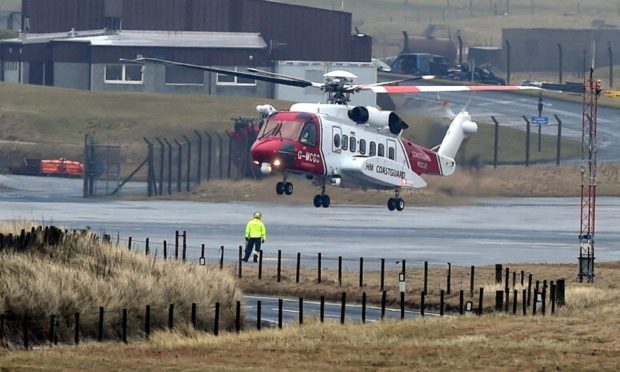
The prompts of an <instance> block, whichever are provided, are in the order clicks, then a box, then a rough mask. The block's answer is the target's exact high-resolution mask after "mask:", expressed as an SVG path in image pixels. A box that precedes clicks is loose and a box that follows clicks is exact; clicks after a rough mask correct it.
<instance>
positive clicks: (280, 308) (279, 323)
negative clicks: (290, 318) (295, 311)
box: [278, 298, 284, 329]
mask: <svg viewBox="0 0 620 372" xmlns="http://www.w3.org/2000/svg"><path fill="white" fill-rule="evenodd" d="M283 306H284V303H283V301H282V299H281V298H278V328H279V329H282V308H283Z"/></svg>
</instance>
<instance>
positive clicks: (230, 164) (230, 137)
mask: <svg viewBox="0 0 620 372" xmlns="http://www.w3.org/2000/svg"><path fill="white" fill-rule="evenodd" d="M226 135H227V136H228V164H227V165H228V170H227V171H226V178H228V179H230V169H231V168H232V147H233V139H232V136H231V135H230V133H228V132H226Z"/></svg>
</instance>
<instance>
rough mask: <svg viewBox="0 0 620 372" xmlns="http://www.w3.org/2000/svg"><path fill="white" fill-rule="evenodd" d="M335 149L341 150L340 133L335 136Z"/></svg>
mask: <svg viewBox="0 0 620 372" xmlns="http://www.w3.org/2000/svg"><path fill="white" fill-rule="evenodd" d="M334 148H336V149H339V148H340V134H338V133H336V135H335V136H334Z"/></svg>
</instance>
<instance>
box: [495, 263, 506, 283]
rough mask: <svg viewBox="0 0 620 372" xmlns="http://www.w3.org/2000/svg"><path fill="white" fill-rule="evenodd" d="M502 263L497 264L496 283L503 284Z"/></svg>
mask: <svg viewBox="0 0 620 372" xmlns="http://www.w3.org/2000/svg"><path fill="white" fill-rule="evenodd" d="M502 271H504V269H503V268H502V264H495V284H502Z"/></svg>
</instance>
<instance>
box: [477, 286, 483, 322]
mask: <svg viewBox="0 0 620 372" xmlns="http://www.w3.org/2000/svg"><path fill="white" fill-rule="evenodd" d="M479 296H480V297H478V316H481V315H482V313H483V312H484V306H483V299H484V288H482V287H481V288H480V295H479Z"/></svg>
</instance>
